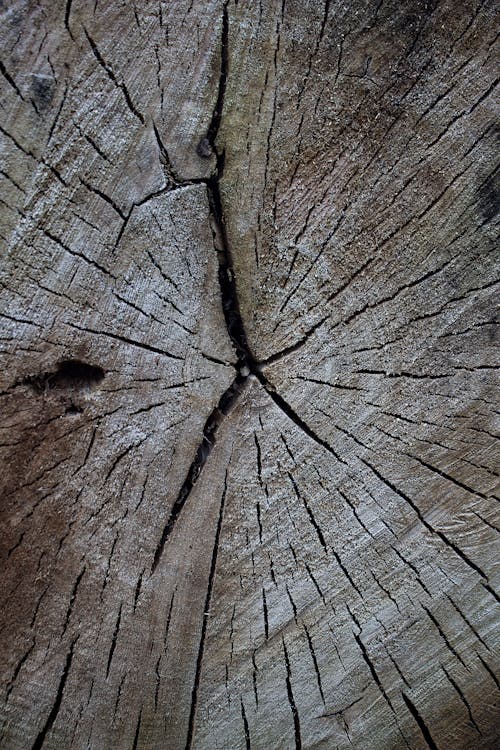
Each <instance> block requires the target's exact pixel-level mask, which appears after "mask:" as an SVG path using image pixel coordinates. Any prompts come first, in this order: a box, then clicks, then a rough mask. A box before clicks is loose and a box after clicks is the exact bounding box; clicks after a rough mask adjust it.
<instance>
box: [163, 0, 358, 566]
mask: <svg viewBox="0 0 500 750" xmlns="http://www.w3.org/2000/svg"><path fill="white" fill-rule="evenodd" d="M227 5H228V3H227V2H225V3H224V5H223V11H222V28H221V43H220V50H221V51H220V74H219V85H218V91H217V99H216V103H215V106H214V110H213V113H212V117H211V120H210V123H209V126H208V128H207V131H206V137H205V138H203V139H202V141H201V142H200V147H202V148H201V150H200V156H202V155H206V153H205V149H207V148H208V149H209V151H210V154H215V169H214V173H213V174H212V176H211V177H209V178H208V179H199V180H186V181H184V182H183V181H180V180H179V178H178V177H176V184H177V185H181V184H185V185H192V184H199V183H203V184H204V185H206V188H207V193H208V202H209V209H210V226H211V230H212V236H213V242H214V248H215V250H216V252H217V258H218V262H219V271H218V277H219V285H220V294H221V301H222V310H223V313H224V320H225V323H226V328H227V332H228V335H229V338H230V340H231V342H232V344H233V347H234V349H235V352H236V356H237V361H236V365H235V368H236V375H235V378H234V380H233V382H232V383H231V385H230V386H229V388H228V389H227V390H226V391H225V392H224V393H223V394H222V396H221V398H220V400H219V403H218V404H217V406H216V407H215V408H214V410H213V411H212V412H211V414H210V415H209V417H208V419H207V421H206V422H205V426H204V428H203V434H202V438H201V442H200V443H199V445H198V447H197V449H196V452H195V455H194V458H193V461H192V463H191V465H190V467H189V469H188V472H187V475H186V478H185V480H184V482H183V484H182V486H181V488H180V490H179V494H178V495H177V498H176V500H175V502H174V504H173V506H172V509H171V511H170V515H169V517H168V520H167V522H166V524H165V526H164V528H163V531H162V534H161V537H160V540H159V542H158V545H157V547H156V550H155V553H154V557H153V563H152V567H151V572H152V573H153V572H154V571H155V570H156V568H157V566H158V564H159V562H160V560H161V557H162V554H163V551H164V548H165V545H166V543H167V541H168V539H169V537H170V535H171V533H172V531H173V529H174V527H175V524H176V522H177V520H178V518H179V516H180V515H181V512H182V509H183V507H184V505H185V504H186V501H187V500H188V498H189V496H190V494H191V492H192V490H193V488H194V486H195V484H196V482H197V481H198V479H199V477H200V475H201V472H202V470H203V467H204V466H205V464H206V462H207V459H208V457H209V455H210V453H211V451H212V450H213V447H214V445H215V441H216V435H217V432H218V430H219V427H220V425H221V423H222V421H223V420H224V418H225V417H226V416H227V415H228V414H229V413H230V412H231V410H232V409H233V407H234V405H235V404H236V402H237V401H238V398H239V396H240V395H241V393H242V392H243V390H244V387H245V383H246V381H247V379H248V378H249V377H250V376H254V377H256V378H257V380H258V381H259V383H260V384H261V386H262V387H263V388H264V389H265V391H266V392H267V394H268V395H269V397H270V398H271V399H272V401H273V402H274V404H275V405H276V406H277V407H278V408H279V409H280V410H281V411H282V412H283V413H284V414H285V415H286V416H287V417H288V419H290V420H291V421H292V422H294V424H295V425H296V426H297V427H298V428H299V429H300V430H301V431H302V432H303V433H304V434H305V435H307V436H308V437H309V438H311V439H312V440H314V442H315V443H316V444H317V445H319V446H321V447H322V448H324V449H325V450H327V451H328V452H329V453H330V454H331V455H332V456H334V457H335V459H336V460H337V461H340V462H342V463H345V461H343V460H342V459H341V458H340V456H339V455H338V454H337V453H336V452H335V451H334V449H333V448H332V447H331V446H330V445H329V443H328V442H327V441H326V440H323V439H322V438H320V437H319V436H318V435H317V434H316V433H315V432H314V431H313V429H312V428H311V427H310V426H309V425H308V424H306V422H304V420H303V419H302V418H301V417H300V416H299V415H298V414H297V413H296V412H295V411H294V409H293V408H292V406H291V405H290V404H289V403H288V402H287V401H286V400H285V399H284V398H283V396H281V395H280V394H279V393H277V391H276V389H275V387H274V385H273V384H272V383H271V382H270V381H269V380H268V378H267V377H266V376H265V374H264V372H263V366H264V365H265V364H267V361H266V360H264V361H259V360H257V359H256V358H255V356H254V354H253V352H252V350H251V348H250V345H249V343H248V339H247V334H246V330H245V325H244V323H243V318H242V315H241V310H240V305H239V297H238V285H237V279H236V275H235V272H234V264H233V255H232V252H231V246H230V242H229V239H228V235H227V228H226V220H225V215H224V205H223V200H222V195H221V189H220V183H221V180H222V177H223V173H224V164H225V152H224V150H222V151H220V150H219V149H218V148H217V145H216V140H217V135H218V132H219V128H220V125H221V121H222V114H223V110H224V98H225V93H226V86H227V79H228V75H229V62H230V61H229V20H228V10H227ZM155 133H156V136H157V139H158V143H159V146H160V148H161V150H162V153H163V152H165V157H166V158H167V159H168V155H167V154H166V149H165V146H164V145H163V143H162V142H161V140H160V138H159V135H158V133H157V131H156V129H155ZM286 353H287V352H284V353H283V354H286ZM279 358H280V356H279V355H277V356H275V357H274V358H273V361H275V360H276V359H279Z"/></svg>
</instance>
